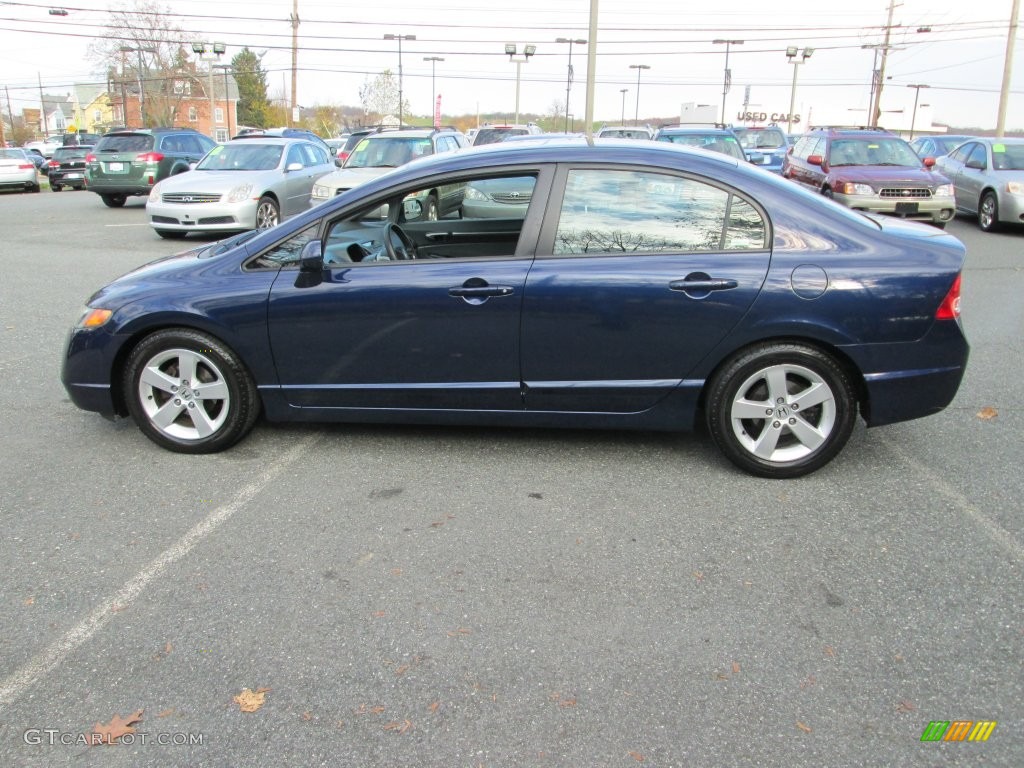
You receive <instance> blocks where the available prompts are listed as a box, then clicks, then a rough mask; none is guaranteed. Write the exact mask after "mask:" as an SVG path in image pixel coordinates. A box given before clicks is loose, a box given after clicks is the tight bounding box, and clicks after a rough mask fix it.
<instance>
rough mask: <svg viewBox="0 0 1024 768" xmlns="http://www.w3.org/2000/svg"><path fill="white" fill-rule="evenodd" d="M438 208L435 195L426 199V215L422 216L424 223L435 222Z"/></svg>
mask: <svg viewBox="0 0 1024 768" xmlns="http://www.w3.org/2000/svg"><path fill="white" fill-rule="evenodd" d="M438 208H439V206H438V204H437V197H436V196H435V195H430V196H429V197H427V213H426V216H424V218H425V219H426V221H437V214H438Z"/></svg>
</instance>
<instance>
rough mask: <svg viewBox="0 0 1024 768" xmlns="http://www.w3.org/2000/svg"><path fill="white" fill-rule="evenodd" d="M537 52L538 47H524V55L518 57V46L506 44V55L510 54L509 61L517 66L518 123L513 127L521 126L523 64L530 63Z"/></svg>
mask: <svg viewBox="0 0 1024 768" xmlns="http://www.w3.org/2000/svg"><path fill="white" fill-rule="evenodd" d="M536 52H537V46H536V45H524V46H523V55H522V56H517V55H516V44H515V43H505V53H507V54H508V60H509V61H514V62H515V64H516V121H515V122H514V123H513V125H519V76H520V74H521V72H522V68H523V64H529V63H530V57H531V56H533V54H535V53H536Z"/></svg>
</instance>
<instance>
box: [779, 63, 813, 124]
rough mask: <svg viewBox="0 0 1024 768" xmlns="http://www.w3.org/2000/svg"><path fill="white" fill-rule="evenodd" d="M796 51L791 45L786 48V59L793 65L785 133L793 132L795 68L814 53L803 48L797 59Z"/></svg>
mask: <svg viewBox="0 0 1024 768" xmlns="http://www.w3.org/2000/svg"><path fill="white" fill-rule="evenodd" d="M797 53H798V49H797V46H795V45H791V46H789V47H788V48H786V58H787V59H789V63H790V64H792V65H793V87H792V89H791V90H790V92H789V120H788V122H787V127H786V133H792V132H793V110H794V109H796V73H797V71H798V70H797V67H799V66H800V65H801V64H803V63H804V62H805V61H807V60H808V59H809V58H811V56H812V54H813V53H814V49H813V48H804V49H803V51H802V52H800V58H799V59H798V58H797Z"/></svg>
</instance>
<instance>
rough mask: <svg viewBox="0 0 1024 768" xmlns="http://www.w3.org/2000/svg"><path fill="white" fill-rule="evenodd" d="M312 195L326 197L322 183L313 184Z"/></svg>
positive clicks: (325, 189) (325, 190)
mask: <svg viewBox="0 0 1024 768" xmlns="http://www.w3.org/2000/svg"><path fill="white" fill-rule="evenodd" d="M313 197H327V187H325V186H324V185H323V184H314V185H313Z"/></svg>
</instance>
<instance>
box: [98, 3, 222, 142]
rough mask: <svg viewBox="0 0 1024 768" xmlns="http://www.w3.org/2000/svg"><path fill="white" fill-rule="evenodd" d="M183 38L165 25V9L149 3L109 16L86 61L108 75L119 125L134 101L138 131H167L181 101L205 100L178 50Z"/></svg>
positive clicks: (182, 50)
mask: <svg viewBox="0 0 1024 768" xmlns="http://www.w3.org/2000/svg"><path fill="white" fill-rule="evenodd" d="M186 39H187V35H186V33H185V32H184V31H183V30H182V29H181V28H180V27H178V26H177V25H175V24H174V23H173V22H171V20H170V9H169V8H166V7H164V6H161V5H159V4H158V3H156V2H153V1H152V0H134V2H133V3H132V4H131V5H127V4H124V5H122V6H121V7H119V8H116V9H114V10H112V11H111V12H110V23H109V24H108V27H107V31H106V32H105V33H104V34H103V36H102V37H100V38H98V39H97V40H96V41H94V42H93V43H92V44H90V46H89V51H88V55H89V58H90V59H92V60H93V61H94V62H95V63H96V64H98V65H99V66H101V67H102V69H103V70H105V71H107V72H108V73H110V77H111V86H112V91H113V93H112V94H111V97H112V99H113V100H114V101H115V102H120V103H121V104H122V105H123V106H122V116H123V118H124V119H125V122H126V123H127V122H130V117H131V115H130V109H126V107H129V106H130V105H131V103H132V101H133V99H137V100H138V105H139V111H138V118H139V120H140V122H141V123H142V124H143V125H173V124H174V122H175V117H176V115H177V113H178V108H179V106H180V105H181V102H182V101H183V100H184V99H187V98H190V97H192V96H196V95H200V94H202V95H204V96H207V95H208V94H206V92H205V86H204V84H203V79H202V77H200V76H199V74H198V73H197V71H196V67H195V63H194V62H192V61H190V59H189V52H188V51H187V50H186V48H185V46H184V41H185V40H186Z"/></svg>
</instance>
